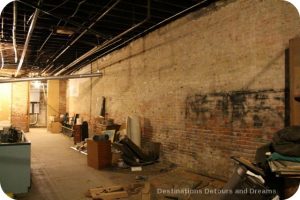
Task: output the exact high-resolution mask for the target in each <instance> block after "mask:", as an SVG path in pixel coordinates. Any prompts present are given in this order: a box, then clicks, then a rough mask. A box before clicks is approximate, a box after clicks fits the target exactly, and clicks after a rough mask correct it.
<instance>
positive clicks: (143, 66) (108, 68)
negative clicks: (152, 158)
mask: <svg viewBox="0 0 300 200" xmlns="http://www.w3.org/2000/svg"><path fill="white" fill-rule="evenodd" d="M229 2H231V3H229V4H220V5H219V6H217V7H215V8H213V9H211V10H208V11H206V12H203V11H195V12H194V13H191V14H189V15H187V16H185V17H183V18H181V19H178V20H176V21H174V22H172V23H170V24H167V25H166V26H164V27H161V28H160V29H158V30H156V31H154V32H151V33H149V34H148V35H146V36H144V37H142V38H139V39H137V40H136V41H133V42H132V43H131V44H129V45H128V46H126V47H124V48H122V49H120V50H118V51H115V52H113V53H111V54H109V55H107V56H105V57H103V58H100V59H99V60H98V61H97V63H96V64H93V65H92V67H91V66H90V65H89V66H87V67H86V68H85V69H83V71H84V70H85V71H87V70H90V69H91V68H92V70H93V71H96V70H97V69H101V68H105V69H104V70H103V73H104V76H103V78H101V79H100V80H98V79H96V78H92V79H82V80H72V81H69V87H70V84H78V85H77V87H78V90H79V94H78V96H77V97H72V96H69V97H68V110H69V112H70V113H72V112H77V113H80V114H81V116H85V118H86V119H87V120H89V122H90V123H95V122H94V120H93V118H94V117H96V116H97V115H99V113H100V108H101V103H102V102H101V99H102V96H105V97H107V112H108V113H109V116H110V117H111V118H114V119H115V121H116V122H118V123H123V122H125V119H126V117H127V116H128V115H138V116H140V117H141V121H142V129H143V133H142V136H143V138H142V139H143V141H149V140H151V141H158V142H161V143H162V148H161V151H162V157H163V158H164V159H167V160H170V161H173V162H175V163H177V164H179V165H181V166H184V167H187V168H190V169H193V170H195V171H198V172H201V173H206V174H209V175H214V176H219V177H227V176H228V175H229V174H230V172H231V170H232V166H233V164H232V163H233V162H232V161H231V160H230V156H245V157H246V158H248V159H253V158H254V154H255V150H256V148H257V147H259V146H260V145H262V144H265V143H266V142H269V141H270V139H271V137H272V134H273V133H274V131H276V130H278V129H281V128H282V127H283V126H284V119H285V109H286V108H285V101H286V100H285V91H286V88H285V50H286V48H288V41H289V40H290V39H292V38H294V37H296V36H299V30H300V23H299V15H298V13H297V11H296V10H295V9H294V8H293V7H292V6H290V4H288V3H287V2H284V1H281V0H264V1H261V0H238V1H229Z"/></svg>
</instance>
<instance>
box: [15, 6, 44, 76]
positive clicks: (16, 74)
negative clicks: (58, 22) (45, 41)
mask: <svg viewBox="0 0 300 200" xmlns="http://www.w3.org/2000/svg"><path fill="white" fill-rule="evenodd" d="M39 13H40V10H39V9H35V12H34V15H33V18H32V21H31V24H30V27H29V30H28V33H27V37H26V41H25V44H24V49H23V52H22V55H21V58H20V61H19V64H18V67H17V71H16V73H15V77H17V76H18V74H19V71H20V69H21V67H22V65H23V62H24V59H25V56H26V52H27V49H28V45H29V42H30V39H31V36H32V33H33V29H34V27H35V24H36V21H37V18H38V15H39Z"/></svg>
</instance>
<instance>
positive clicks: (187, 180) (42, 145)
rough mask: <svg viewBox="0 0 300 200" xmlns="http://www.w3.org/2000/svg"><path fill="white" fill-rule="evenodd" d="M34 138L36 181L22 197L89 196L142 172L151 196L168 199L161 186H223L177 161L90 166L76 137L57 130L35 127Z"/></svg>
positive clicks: (76, 199) (134, 199) (75, 199)
mask: <svg viewBox="0 0 300 200" xmlns="http://www.w3.org/2000/svg"><path fill="white" fill-rule="evenodd" d="M26 136H27V138H28V139H29V140H30V141H31V148H32V152H31V159H32V160H31V173H32V184H31V188H30V190H29V192H28V193H27V194H24V195H18V196H17V197H16V199H18V200H87V199H90V200H91V198H87V197H85V193H86V191H87V190H88V189H90V188H95V187H100V186H103V187H109V186H112V185H124V186H128V185H129V184H132V183H137V182H138V183H145V181H137V180H136V176H137V175H142V176H145V177H146V179H147V180H148V181H149V182H150V183H151V185H152V196H151V199H155V200H158V199H166V196H165V195H161V194H158V193H157V188H163V189H171V188H201V189H204V188H221V187H222V186H223V184H224V183H223V182H221V181H218V180H215V179H212V178H209V177H205V176H201V175H199V174H194V173H191V172H187V171H185V170H184V169H181V168H178V167H176V166H175V165H173V164H170V163H166V162H159V163H156V164H153V165H148V166H144V167H143V170H142V171H141V172H131V171H130V169H116V168H115V169H114V168H110V169H106V170H96V169H93V168H91V167H88V166H87V158H86V155H84V154H81V153H79V152H77V151H74V150H73V149H71V148H70V147H71V146H73V140H72V138H69V137H67V136H65V135H63V134H53V133H50V132H47V131H46V129H41V128H36V129H31V130H30V132H29V133H27V134H26ZM199 198H200V199H211V195H200V196H199V195H191V196H190V195H189V196H183V197H180V198H178V199H184V200H186V199H189V200H192V199H193V200H194V199H195V200H196V199H199ZM129 199H130V200H140V199H141V194H140V193H139V194H135V195H130V197H129Z"/></svg>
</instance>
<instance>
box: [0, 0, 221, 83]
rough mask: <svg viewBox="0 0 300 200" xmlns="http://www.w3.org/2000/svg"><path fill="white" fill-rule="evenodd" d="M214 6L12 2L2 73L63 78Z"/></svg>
mask: <svg viewBox="0 0 300 200" xmlns="http://www.w3.org/2000/svg"><path fill="white" fill-rule="evenodd" d="M215 2H217V0H185V1H176V0H16V2H14V3H13V2H12V3H10V4H8V5H7V6H6V7H5V8H4V10H3V12H2V13H1V20H0V22H1V26H0V28H1V30H0V33H1V34H0V35H1V37H0V56H1V58H0V62H1V63H0V65H1V69H0V72H1V70H3V69H15V70H16V72H15V74H14V75H15V76H16V77H20V76H26V74H24V73H23V74H18V71H19V70H22V71H23V72H26V73H31V72H37V73H38V74H40V75H46V76H53V75H55V76H58V75H67V74H70V73H71V72H74V71H76V70H78V69H80V68H81V67H83V66H85V65H86V64H87V63H89V62H91V61H92V60H95V59H97V58H99V57H101V56H104V55H106V54H108V53H110V52H112V51H113V50H116V49H118V48H121V47H123V46H124V45H126V44H128V43H129V42H131V41H132V40H134V39H136V38H138V37H141V36H143V35H145V34H147V33H148V32H150V31H153V30H155V29H156V28H159V27H160V26H161V25H164V24H166V23H168V22H170V21H172V20H175V19H176V18H178V17H181V16H183V15H185V14H187V13H188V12H191V11H193V10H195V9H201V8H205V7H207V6H209V5H211V4H213V3H215ZM24 51H25V52H24ZM21 62H22V63H21ZM17 69H18V70H17Z"/></svg>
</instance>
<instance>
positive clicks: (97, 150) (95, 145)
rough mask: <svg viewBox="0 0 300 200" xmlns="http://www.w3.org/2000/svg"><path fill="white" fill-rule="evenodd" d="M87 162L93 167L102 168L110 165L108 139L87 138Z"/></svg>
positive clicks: (109, 144)
mask: <svg viewBox="0 0 300 200" xmlns="http://www.w3.org/2000/svg"><path fill="white" fill-rule="evenodd" d="M87 153H88V155H87V164H88V166H90V167H93V168H95V169H103V168H105V167H109V166H110V165H111V158H112V153H111V143H110V141H109V140H108V141H94V140H87Z"/></svg>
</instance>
